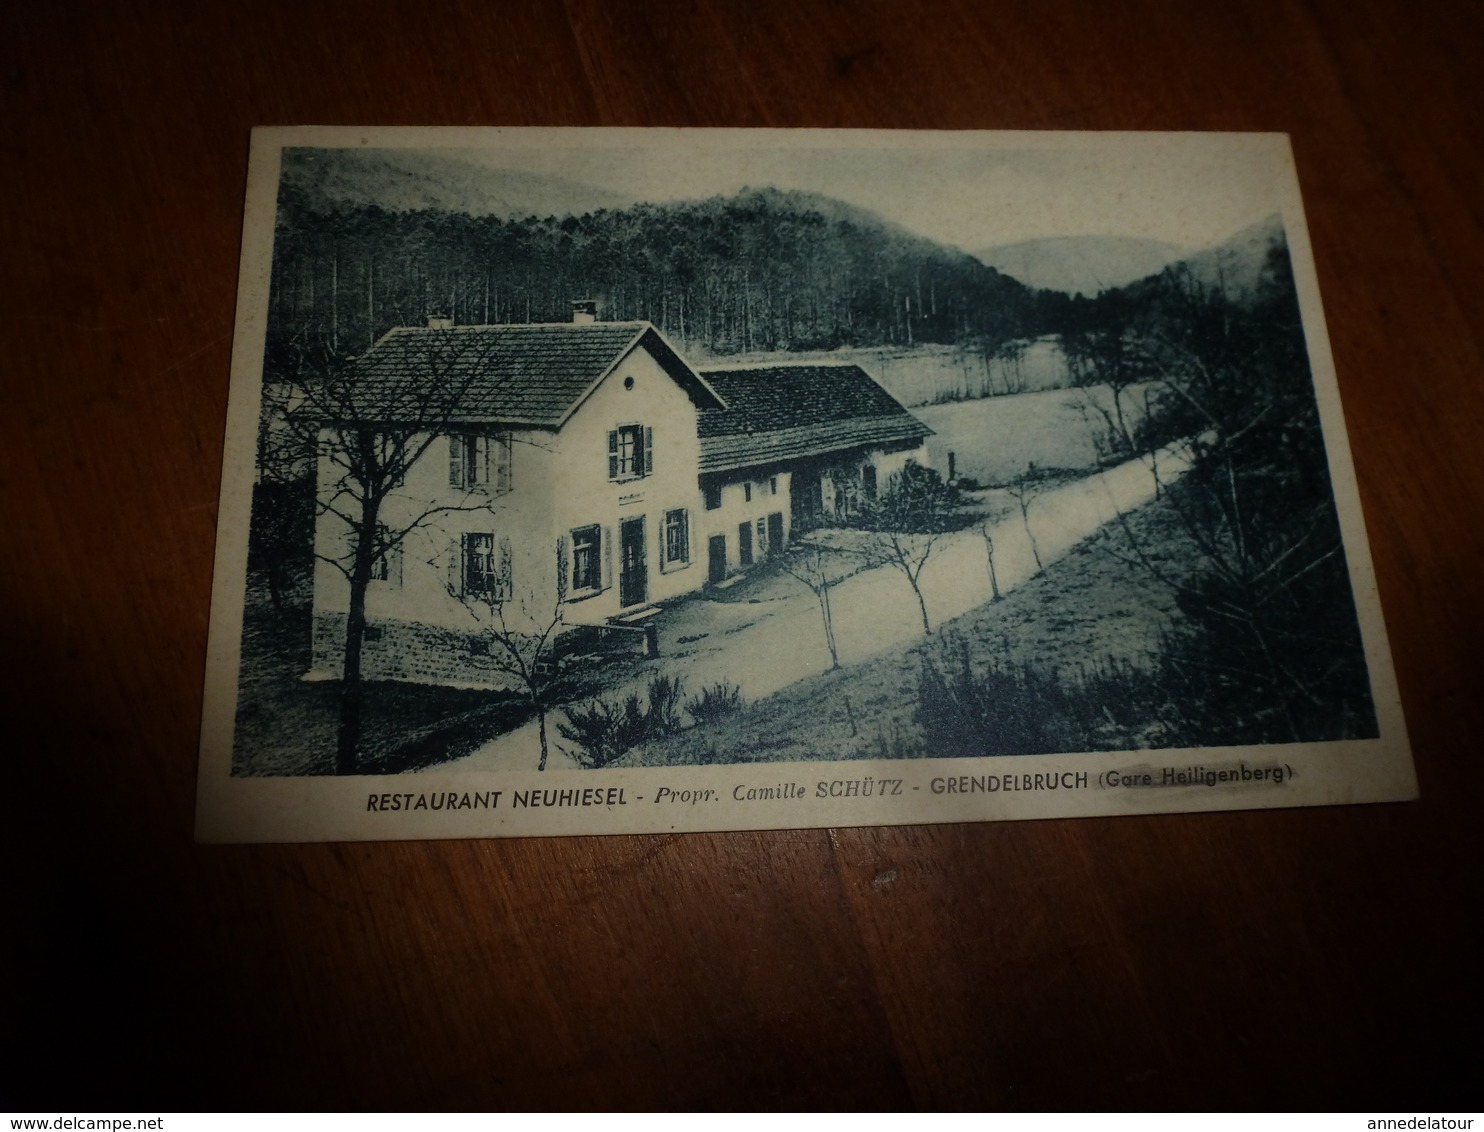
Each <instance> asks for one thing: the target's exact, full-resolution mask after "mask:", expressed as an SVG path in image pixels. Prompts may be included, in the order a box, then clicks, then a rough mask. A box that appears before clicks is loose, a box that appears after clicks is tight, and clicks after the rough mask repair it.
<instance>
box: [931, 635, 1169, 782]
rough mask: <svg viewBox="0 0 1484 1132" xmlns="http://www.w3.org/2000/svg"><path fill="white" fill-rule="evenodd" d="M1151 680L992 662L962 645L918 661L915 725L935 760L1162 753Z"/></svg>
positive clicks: (1104, 667) (1113, 667)
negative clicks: (1152, 749) (977, 660)
mask: <svg viewBox="0 0 1484 1132" xmlns="http://www.w3.org/2000/svg"><path fill="white" fill-rule="evenodd" d="M1167 715H1168V704H1167V702H1166V700H1165V697H1163V696H1162V695H1161V694H1160V690H1159V681H1158V677H1157V674H1154V673H1150V672H1147V671H1145V670H1144V669H1141V668H1136V667H1134V666H1133V665H1130V664H1127V663H1124V664H1111V663H1104V664H1099V665H1097V666H1095V667H1093V668H1091V669H1082V670H1080V671H1079V672H1077V673H1076V674H1066V673H1059V672H1045V671H1042V670H1040V669H1036V668H1033V667H1031V666H1030V665H1026V664H1022V665H1014V666H1012V665H1002V664H1000V663H998V662H995V661H991V662H990V663H989V664H988V665H987V666H986V667H985V668H983V669H982V670H979V671H976V670H975V668H974V665H973V663H972V658H971V655H970V648H969V644H968V642H967V641H965V640H964V639H963V638H962V637H955V638H953V639H951V640H946V641H944V642H943V643H942V644H940V645H939V646H938V648H937V649H936V650H935V651H934V652H933V653H931V654H925V655H924V656H923V658H922V679H921V681H920V682H919V684H918V690H917V711H916V713H915V721H916V723H917V725H918V726H919V727H920V728H921V729H922V736H923V741H924V748H925V753H927V754H931V755H934V756H948V757H955V756H980V755H1036V754H1051V753H1056V752H1064V751H1118V750H1126V749H1131V748H1140V747H1149V746H1168V745H1169V743H1168V740H1167V739H1166V740H1165V741H1163V742H1162V741H1161V733H1162V732H1163V731H1164V730H1166V729H1167V724H1166V723H1165V722H1164V718H1165V717H1166V716H1167Z"/></svg>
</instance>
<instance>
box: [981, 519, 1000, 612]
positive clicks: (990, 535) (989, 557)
mask: <svg viewBox="0 0 1484 1132" xmlns="http://www.w3.org/2000/svg"><path fill="white" fill-rule="evenodd" d="M979 534H980V537H982V538H983V539H984V557H985V559H986V561H987V563H988V565H989V600H990V601H999V600H1000V599H1001V598H1003V597H1004V596H1005V595H1004V594H1002V593H1000V576H999V574H998V573H996V571H995V567H994V520H993V519H990V518H986V519H985V520H984V521H983V522H982V523H981V524H980V525H979Z"/></svg>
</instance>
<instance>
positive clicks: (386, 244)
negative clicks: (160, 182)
mask: <svg viewBox="0 0 1484 1132" xmlns="http://www.w3.org/2000/svg"><path fill="white" fill-rule="evenodd" d="M575 298H596V299H598V300H599V317H600V318H602V319H604V320H624V319H646V320H648V321H650V322H653V323H654V324H655V325H656V326H658V327H660V328H661V329H662V330H663V331H664V332H665V333H666V334H667V335H669V336H671V337H672V338H673V339H674V340H675V341H676V343H677V345H680V346H681V347H682V349H685V350H689V351H693V352H695V353H698V354H730V353H739V352H746V351H752V350H805V349H827V348H833V347H836V346H842V345H856V346H875V345H882V344H890V343H903V344H905V343H912V342H963V341H967V340H975V341H983V342H985V343H986V344H989V345H994V344H997V343H999V342H1003V341H1005V340H1006V339H1009V338H1014V337H1019V336H1023V335H1027V334H1034V333H1037V332H1039V331H1040V329H1041V325H1040V324H1041V323H1042V322H1043V321H1044V319H1042V318H1041V317H1040V316H1039V315H1038V313H1037V311H1038V308H1039V307H1040V306H1041V303H1042V299H1041V298H1040V297H1039V296H1038V293H1037V292H1033V291H1032V290H1030V289H1029V288H1026V287H1025V286H1023V285H1022V284H1020V283H1018V282H1016V281H1015V280H1012V279H1009V278H1008V277H1006V276H1003V275H1001V274H1000V273H999V272H997V271H995V270H994V269H992V268H989V267H986V266H984V264H982V263H980V262H979V261H978V260H976V259H974V258H973V257H972V256H969V255H967V254H965V253H964V252H961V251H958V250H956V249H952V248H947V247H944V246H943V245H940V244H937V243H934V242H933V241H931V240H927V239H923V238H921V237H918V236H915V235H912V234H911V233H909V232H906V231H905V230H903V229H900V228H897V227H895V226H893V225H890V224H888V223H887V222H886V221H884V220H882V219H880V218H879V217H877V216H875V215H873V214H871V213H869V212H865V211H863V210H860V209H855V208H852V207H850V206H848V205H844V204H842V203H840V202H838V201H833V200H830V199H828V198H825V197H820V196H816V195H812V194H807V193H800V192H784V191H779V190H776V189H758V190H751V189H749V190H744V191H743V192H741V193H739V194H737V195H735V196H732V197H717V198H712V199H709V200H704V201H697V202H686V203H677V204H665V205H653V204H638V205H634V206H632V207H628V208H623V209H613V210H609V209H599V210H597V211H594V212H591V213H588V214H585V215H582V216H571V215H569V216H565V217H560V218H558V217H556V216H547V217H544V218H543V217H535V216H531V217H526V218H523V219H507V218H502V217H499V216H494V215H486V216H471V215H468V214H466V213H457V212H452V211H445V210H439V209H421V210H415V211H400V212H393V211H387V210H385V209H382V208H380V207H378V206H376V205H366V204H361V203H352V202H333V201H328V200H325V199H323V198H316V197H315V196H314V195H312V194H311V193H310V192H309V191H307V190H306V189H305V188H304V187H303V186H302V185H298V184H295V183H292V182H290V181H286V182H285V183H284V185H283V186H282V187H281V189H280V196H279V204H278V228H277V239H276V242H275V248H274V279H273V293H272V300H271V309H270V314H269V319H270V321H269V357H270V359H271V358H273V357H274V356H275V355H276V353H277V351H278V350H280V349H281V348H283V347H284V346H285V345H287V344H289V343H291V342H301V343H303V342H307V341H310V340H313V341H315V342H318V343H323V344H324V345H325V346H327V347H328V348H329V349H330V350H331V351H332V352H333V353H335V354H337V355H342V356H343V355H350V354H358V353H360V352H362V351H364V350H365V349H366V348H367V347H368V346H369V345H370V344H371V343H372V342H373V341H375V339H376V338H377V337H379V336H380V335H381V334H383V333H384V332H385V331H387V330H389V329H390V328H391V327H393V326H403V325H417V324H421V323H423V322H424V321H425V320H426V318H427V317H428V316H429V315H434V314H438V315H451V316H452V317H453V318H454V319H455V320H456V321H457V322H458V323H460V324H468V323H493V322H546V321H562V320H565V319H567V318H569V317H570V306H569V302H570V300H572V299H575ZM270 364H271V363H270Z"/></svg>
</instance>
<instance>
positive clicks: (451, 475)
mask: <svg viewBox="0 0 1484 1132" xmlns="http://www.w3.org/2000/svg"><path fill="white" fill-rule="evenodd" d="M448 486H449V487H457V488H462V487H463V486H464V438H463V437H462V436H450V437H449V438H448Z"/></svg>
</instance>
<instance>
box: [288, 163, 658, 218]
mask: <svg viewBox="0 0 1484 1132" xmlns="http://www.w3.org/2000/svg"><path fill="white" fill-rule="evenodd" d="M283 181H284V184H285V185H287V186H290V187H291V188H293V189H294V190H296V191H297V192H298V193H299V194H301V195H302V197H303V203H304V205H305V206H306V207H307V208H309V209H312V210H315V211H329V210H331V209H333V208H336V207H346V206H352V207H360V206H371V205H375V206H377V207H379V208H382V209H385V210H386V211H388V212H415V211H418V210H421V209H434V210H437V211H440V212H453V213H462V214H464V215H467V216H498V217H500V218H501V219H505V220H510V219H521V218H524V217H527V216H543V217H544V216H556V217H563V216H568V215H578V216H580V215H582V214H583V213H587V212H596V211H597V210H598V209H600V208H622V207H625V206H627V205H629V204H632V203H633V201H632V200H630V199H629V198H627V197H624V196H621V195H619V194H617V193H613V192H609V191H608V190H606V189H601V188H597V187H595V186H593V185H587V184H583V183H581V182H578V181H569V180H567V179H566V178H563V177H551V176H545V175H542V174H539V173H519V172H513V171H511V170H506V169H491V168H489V167H487V166H483V165H479V164H477V163H475V162H471V161H464V160H461V159H459V158H457V157H453V156H450V155H447V154H440V153H435V152H428V151H419V150H406V149H288V150H285V151H284V155H283Z"/></svg>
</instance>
